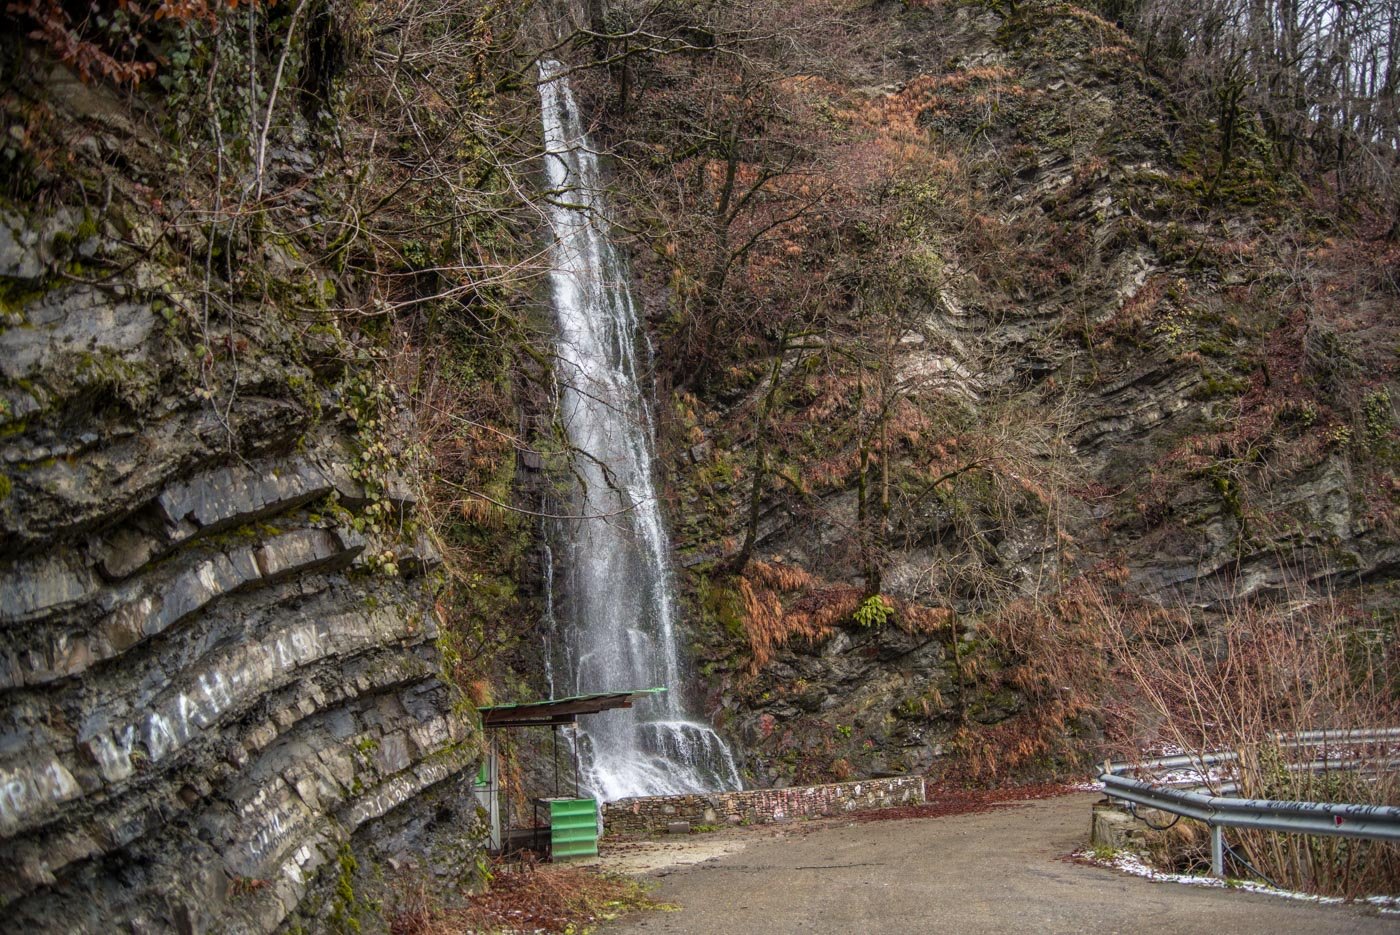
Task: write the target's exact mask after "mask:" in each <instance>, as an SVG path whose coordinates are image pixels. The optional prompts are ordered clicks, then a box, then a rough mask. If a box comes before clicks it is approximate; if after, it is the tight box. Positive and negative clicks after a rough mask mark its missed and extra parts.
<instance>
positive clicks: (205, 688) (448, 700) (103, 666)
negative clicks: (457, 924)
mask: <svg viewBox="0 0 1400 935" xmlns="http://www.w3.org/2000/svg"><path fill="white" fill-rule="evenodd" d="M64 86H66V87H67V88H68V93H69V94H70V95H72V96H76V97H77V98H79V99H80V100H81V101H82V102H84V104H85V106H84V107H82V108H79V109H78V110H76V111H74V110H67V109H65V103H64V101H65V99H64V96H63V94H62V93H55V94H54V97H53V98H52V100H51V101H50V103H51V104H52V105H54V106H56V107H57V108H58V112H59V114H60V117H59V118H58V120H57V121H56V123H57V124H58V125H60V126H62V125H63V121H64V120H71V121H73V123H72V124H71V128H72V129H71V132H72V133H73V134H74V136H75V137H82V136H83V135H84V134H85V133H87V132H91V131H92V124H91V123H90V121H91V120H93V119H99V118H100V122H101V124H102V126H101V127H100V131H101V132H99V133H97V134H96V135H97V137H99V138H101V139H102V140H103V141H104V143H103V145H104V146H106V147H107V148H108V149H109V150H111V151H113V152H121V153H124V154H126V155H127V156H128V157H130V158H131V159H132V162H131V163H129V164H128V172H129V173H130V175H129V177H125V178H118V179H117V180H116V181H115V183H113V182H110V181H109V182H108V186H109V187H108V191H109V199H110V203H109V204H108V205H107V206H106V207H105V208H104V209H102V210H101V211H97V210H95V209H91V208H85V207H84V206H83V204H82V201H81V194H80V193H78V192H77V191H76V189H75V188H70V189H69V191H70V192H74V201H73V202H72V203H63V204H58V205H52V204H50V205H46V206H44V207H38V206H35V205H21V204H14V203H11V204H7V205H4V206H3V211H0V288H3V294H4V295H3V300H0V301H3V306H2V310H3V326H0V465H2V467H0V470H3V475H2V476H0V525H3V531H4V535H3V539H0V911H3V912H4V915H5V918H6V920H7V924H6V926H5V927H6V928H9V929H12V930H15V931H38V930H43V931H65V932H70V931H71V932H99V931H100V932H116V931H131V932H163V931H179V932H205V931H220V932H266V931H271V930H273V929H276V928H278V927H279V926H286V925H292V924H293V923H294V922H295V921H296V920H298V919H301V920H304V921H308V922H309V923H310V924H311V926H312V927H313V928H318V929H319V928H324V927H327V926H328V925H329V924H330V922H331V921H336V920H338V922H339V924H340V927H341V928H345V927H346V926H347V925H349V921H353V919H354V918H355V916H356V915H357V914H359V913H362V912H363V911H364V909H365V906H367V905H368V904H369V902H370V896H368V895H366V894H365V893H364V892H363V891H362V890H361V889H360V888H361V887H362V886H363V885H365V881H366V880H369V879H371V878H373V877H374V876H376V874H375V873H374V872H372V871H373V870H374V868H376V867H380V866H383V865H384V864H386V863H389V864H392V865H393V866H394V867H399V868H408V867H416V868H417V869H418V871H419V872H421V873H424V874H427V875H429V876H430V877H432V876H434V875H439V876H438V877H437V878H439V879H443V880H449V879H450V880H452V881H453V882H454V883H455V882H459V881H460V880H461V879H462V878H463V875H464V874H467V875H469V874H470V872H471V871H472V866H473V862H474V860H475V858H476V856H477V855H478V854H479V853H480V850H479V847H480V844H479V840H480V838H479V828H478V822H477V813H476V807H475V804H474V800H473V799H472V797H471V795H470V792H471V783H472V777H473V776H474V772H475V770H474V766H475V764H476V763H477V762H478V761H479V745H478V743H477V736H476V732H475V731H476V729H475V727H473V726H472V725H473V719H470V718H468V717H466V716H464V715H463V714H462V713H461V712H462V711H463V710H464V708H463V707H462V703H460V702H458V701H457V698H456V695H455V693H454V690H453V689H451V688H449V686H448V684H446V683H445V682H444V681H443V680H442V679H441V678H440V676H439V673H440V672H441V670H442V668H443V662H442V659H441V657H440V653H439V650H438V648H437V646H436V643H435V638H436V637H437V635H438V634H437V629H438V624H437V622H436V620H435V616H434V614H433V612H432V601H431V599H430V594H431V591H432V590H433V578H434V575H435V574H436V572H435V569H436V567H437V566H438V564H439V559H438V557H437V555H436V552H435V551H434V549H433V547H432V546H431V545H430V544H429V542H428V541H427V539H426V538H425V537H424V536H423V534H422V533H421V532H420V531H419V530H418V526H417V523H416V522H415V516H414V510H415V496H414V494H413V493H412V489H413V477H412V473H411V470H409V467H408V466H406V464H404V463H399V461H398V460H396V459H395V458H393V457H392V456H390V453H391V452H392V451H393V450H394V449H395V448H396V446H397V445H398V444H399V440H398V439H396V438H395V433H394V426H395V419H394V418H392V416H391V414H390V413H388V412H386V411H384V410H385V409H386V408H388V407H389V405H390V404H389V403H386V402H385V398H386V397H385V395H384V394H378V395H376V394H373V393H365V392H361V391H357V390H356V389H355V388H354V385H353V383H354V381H355V380H359V381H361V382H363V381H364V380H365V379H367V377H366V375H365V374H364V373H362V372H360V369H359V368H360V365H357V364H356V363H355V360H354V354H353V350H352V348H351V347H350V345H349V344H348V343H347V342H345V341H343V340H342V339H341V338H340V337H339V335H338V333H337V331H336V329H335V326H334V324H333V323H331V320H330V319H329V317H323V318H321V319H313V320H311V321H307V320H305V319H301V320H298V319H297V317H296V316H293V315H290V314H287V313H286V312H287V310H286V309H283V308H279V307H278V305H277V304H276V303H275V302H273V303H270V304H269V303H267V302H258V303H254V302H250V303H248V304H247V305H246V306H244V307H235V308H233V309H226V310H225V311H224V312H222V313H220V314H218V315H213V316H211V315H210V314H209V312H208V310H207V307H205V308H204V309H203V310H202V311H201V306H200V303H199V301H198V300H197V299H196V298H193V296H195V295H196V294H197V289H198V288H199V287H200V270H199V266H198V258H197V257H192V256H191V255H190V254H189V253H187V252H182V250H184V249H185V248H184V247H183V246H182V245H181V244H179V243H178V242H177V243H176V244H175V245H174V247H173V248H172V247H171V245H170V242H168V241H162V238H161V236H160V235H159V232H158V231H156V230H155V229H154V227H153V225H154V223H155V222H154V221H152V220H151V219H150V218H149V217H148V216H146V215H147V214H148V212H149V211H150V202H149V200H147V201H145V202H142V201H140V200H139V199H138V198H137V197H136V196H135V195H132V194H131V193H132V190H133V186H135V185H136V182H135V179H137V178H140V177H142V175H143V173H150V172H158V171H161V169H160V166H159V164H158V162H154V160H155V157H154V156H153V155H152V154H158V153H159V152H160V151H161V150H160V145H159V143H158V141H156V140H154V139H153V138H150V137H144V136H142V135H141V134H140V133H138V132H137V131H135V130H130V134H131V135H130V136H128V137H124V138H115V139H113V138H112V137H111V134H112V133H113V132H114V131H113V127H126V128H128V129H129V128H130V126H131V125H130V124H129V123H128V122H127V121H126V118H125V117H124V116H123V115H124V110H123V105H122V104H121V103H119V102H118V101H117V99H116V98H115V97H107V96H106V95H105V94H104V93H103V92H100V91H97V90H95V89H87V88H78V87H76V86H73V85H71V84H67V85H63V84H62V83H61V84H60V89H59V90H60V91H61V90H62V87H64ZM94 102H96V103H94ZM68 103H70V104H71V103H72V100H71V98H70V100H69V101H68ZM94 114H97V115H99V116H98V117H97V118H95V117H94V116H93V115H94ZM143 153H144V154H145V157H144V161H143V158H142V154H143ZM76 171H81V170H76ZM113 189H115V193H113ZM133 232H135V233H133ZM133 243H141V244H146V245H147V247H146V248H145V249H138V248H136V247H134V246H133ZM248 262H264V260H263V259H262V258H256V257H249V258H248ZM269 266H271V264H269ZM305 274H306V273H305V272H303V275H305ZM310 274H311V275H314V270H312V271H310ZM205 287H207V281H206V282H205ZM211 319H212V320H211ZM370 379H372V378H370ZM357 393H358V395H357ZM357 894H358V895H357ZM318 920H319V921H318ZM347 930H348V929H347Z"/></svg>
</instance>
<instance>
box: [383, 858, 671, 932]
mask: <svg viewBox="0 0 1400 935" xmlns="http://www.w3.org/2000/svg"><path fill="white" fill-rule="evenodd" d="M493 870H494V872H493V874H492V877H491V884H490V888H489V889H488V890H487V891H486V892H484V893H480V894H477V895H474V896H470V897H468V899H467V902H466V905H465V906H462V907H459V908H450V909H445V908H441V907H440V906H439V905H438V904H437V896H436V894H434V893H432V892H430V891H429V890H428V889H427V888H425V887H424V888H419V889H418V890H416V891H415V892H413V893H412V894H410V898H408V899H407V900H405V901H404V904H403V905H402V907H401V908H400V910H399V912H398V914H397V915H395V916H394V917H393V918H392V919H390V924H389V930H390V932H392V933H393V935H479V933H487V932H490V933H501V935H509V933H517V932H529V933H536V932H548V933H562V932H583V931H589V930H591V929H592V927H593V926H595V925H597V924H598V923H600V922H605V921H607V920H609V919H615V918H617V917H619V916H621V915H623V914H625V913H628V912H636V911H640V910H644V909H664V908H666V907H665V906H664V905H663V904H660V903H657V902H655V901H653V900H652V899H651V898H650V897H648V896H647V893H646V887H645V886H643V884H641V883H640V882H638V881H637V880H634V879H632V878H630V877H624V876H619V875H615V874H606V873H602V872H600V871H598V870H595V869H592V868H589V867H570V866H567V865H542V864H534V863H528V864H507V863H503V862H502V863H497V864H496V865H495V866H494V868H493Z"/></svg>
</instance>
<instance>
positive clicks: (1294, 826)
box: [1099, 728, 1400, 877]
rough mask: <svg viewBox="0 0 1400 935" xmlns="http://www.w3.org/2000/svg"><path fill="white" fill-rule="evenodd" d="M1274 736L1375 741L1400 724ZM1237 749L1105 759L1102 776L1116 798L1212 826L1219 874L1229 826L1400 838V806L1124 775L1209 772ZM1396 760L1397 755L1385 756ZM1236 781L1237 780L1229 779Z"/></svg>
mask: <svg viewBox="0 0 1400 935" xmlns="http://www.w3.org/2000/svg"><path fill="white" fill-rule="evenodd" d="M1273 739H1274V740H1275V741H1276V742H1278V743H1280V744H1283V745H1285V746H1310V745H1325V744H1329V743H1347V742H1351V743H1368V742H1369V743H1375V742H1385V741H1390V740H1396V741H1400V728H1383V729H1380V730H1357V731H1307V732H1304V733H1299V734H1277V735H1274V737H1273ZM1237 759H1238V756H1237V755H1236V754H1234V753H1207V754H1202V755H1193V754H1181V755H1177V756H1168V757H1158V758H1157V759H1154V760H1146V761H1142V762H1139V763H1105V764H1104V771H1103V773H1102V775H1100V776H1099V781H1100V782H1102V783H1103V785H1104V792H1105V793H1106V794H1107V795H1108V796H1109V797H1110V798H1114V799H1122V800H1123V801H1126V802H1132V803H1133V804H1134V805H1143V806H1146V807H1148V808H1155V809H1158V810H1159V811H1163V812H1168V813H1170V814H1173V815H1180V816H1182V817H1184V818H1192V819H1195V820H1196V821H1200V822H1204V823H1205V824H1206V825H1207V827H1209V828H1210V866H1211V873H1212V874H1213V875H1214V876H1216V877H1223V876H1224V875H1225V841H1224V837H1223V834H1222V831H1223V829H1225V828H1246V829H1252V830H1257V831H1282V832H1287V833H1290V834H1316V835H1329V836H1333V837H1347V838H1365V839H1368V840H1373V841H1400V807H1395V806H1389V805H1332V804H1328V803H1325V802H1289V801H1282V800H1276V799H1239V798H1233V797H1230V796H1225V795H1215V794H1206V793H1202V792H1197V791H1193V790H1189V789H1180V788H1171V787H1168V786H1163V785H1161V784H1158V783H1153V782H1150V781H1146V780H1143V779H1135V778H1132V777H1129V776H1125V775H1123V774H1124V773H1128V772H1135V771H1137V772H1140V771H1143V770H1147V771H1154V770H1155V771H1158V772H1160V771H1163V770H1174V769H1193V770H1198V771H1200V772H1201V774H1202V775H1204V773H1205V770H1206V769H1207V767H1209V766H1213V765H1217V764H1224V763H1230V762H1234V761H1235V760H1237ZM1371 762H1374V761H1371V760H1366V759H1362V758H1357V757H1355V756H1348V757H1346V758H1337V759H1329V758H1326V757H1324V758H1323V759H1320V760H1315V761H1313V762H1312V763H1310V764H1299V765H1301V766H1319V767H1321V768H1356V766H1358V765H1359V764H1362V763H1371ZM1380 762H1383V763H1385V764H1386V765H1393V763H1394V760H1393V759H1392V758H1385V759H1383V760H1382V761H1380ZM1230 785H1235V784H1230Z"/></svg>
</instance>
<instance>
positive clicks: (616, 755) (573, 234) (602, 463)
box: [540, 62, 740, 800]
mask: <svg viewBox="0 0 1400 935" xmlns="http://www.w3.org/2000/svg"><path fill="white" fill-rule="evenodd" d="M559 72H560V66H559V64H558V63H555V62H546V63H544V64H543V65H542V67H541V76H542V77H543V78H544V79H545V80H544V82H543V83H542V84H541V86H540V95H541V103H542V110H543V114H544V118H543V119H544V140H545V148H546V155H545V163H546V168H547V172H548V177H549V185H550V188H551V207H550V210H549V220H550V225H551V227H552V229H553V234H554V244H553V247H552V250H553V253H552V261H553V262H552V266H553V270H552V272H551V284H552V286H553V294H554V307H555V311H556V314H557V316H558V328H559V335H558V345H557V350H558V368H559V386H560V414H561V417H562V420H563V423H564V426H565V428H566V430H567V432H568V437H569V442H570V444H571V445H572V446H573V448H574V449H575V453H576V456H575V458H574V471H575V474H576V476H577V478H578V481H577V483H576V485H575V487H574V490H573V492H572V494H571V496H570V498H569V500H568V509H567V510H566V511H562V512H568V513H569V514H571V515H572V516H574V517H577V518H574V519H567V520H562V521H560V522H559V523H557V524H556V525H555V526H554V527H553V528H552V529H551V530H550V532H551V537H552V538H553V540H554V542H553V549H554V554H555V555H556V556H557V557H558V559H559V564H560V568H559V570H558V571H559V574H558V580H559V586H560V589H561V590H560V596H561V600H560V602H559V607H558V615H557V620H558V622H557V626H558V627H559V631H560V632H559V640H558V643H559V645H558V648H557V652H558V653H559V655H560V659H559V662H560V663H561V668H562V670H563V671H562V672H560V673H558V675H557V678H558V680H559V682H560V687H561V688H562V689H564V690H565V691H567V692H568V693H582V692H591V691H610V690H620V689H632V688H648V687H652V686H658V685H659V686H665V687H666V688H667V689H668V691H667V692H666V693H665V694H664V695H661V696H659V697H656V698H652V699H648V700H645V701H642V702H639V703H638V704H637V706H636V707H635V708H633V709H631V710H620V711H613V712H608V713H606V714H602V715H597V716H594V717H591V718H589V719H588V720H587V723H586V725H584V727H583V729H582V730H581V731H580V739H579V742H580V744H581V746H582V754H583V761H584V781H585V784H586V785H587V786H588V787H589V789H590V790H591V791H592V792H593V793H594V794H595V795H597V796H598V797H599V798H602V799H605V800H613V799H619V798H626V797H628V796H636V795H662V794H671V793H681V792H698V791H707V790H714V789H731V788H737V787H738V786H739V785H740V781H739V776H738V771H737V770H736V768H735V765H734V760H733V757H732V756H731V755H730V753H729V750H728V749H727V748H726V747H725V745H724V742H723V741H722V740H720V738H719V737H718V736H717V735H716V734H715V732H714V731H713V730H712V729H711V728H710V727H709V726H708V725H706V724H704V723H703V722H701V721H699V720H697V719H696V718H695V717H693V716H692V714H691V713H690V712H689V710H688V708H689V705H688V704H687V697H686V694H687V693H686V691H685V682H686V667H685V665H684V661H683V660H682V658H681V655H680V651H679V648H678V646H677V634H676V599H675V594H674V589H673V584H672V581H671V576H670V571H669V568H670V566H669V556H670V546H669V542H668V540H667V536H666V530H665V527H664V525H663V523H662V519H661V510H660V507H659V505H658V503H657V496H656V488H655V483H654V481H653V469H652V424H651V414H650V412H649V411H648V409H647V405H646V402H645V401H644V399H643V397H642V393H641V391H640V389H639V386H638V379H637V377H638V371H639V370H640V369H641V367H640V363H639V361H638V359H637V345H636V340H635V338H636V333H637V330H638V321H637V311H636V306H635V303H634V300H633V297H632V293H631V290H630V288H629V286H628V282H627V273H626V265H625V263H624V262H623V260H622V258H621V257H620V256H619V255H618V253H617V251H616V250H615V249H614V248H613V246H612V244H611V242H610V240H609V237H608V224H607V210H606V204H605V201H604V197H603V191H602V186H601V173H600V169H599V165H598V160H597V157H596V155H595V154H594V152H593V151H592V149H591V147H590V145H589V142H588V138H587V135H586V134H585V133H584V130H583V126H582V123H581V121H580V119H579V113H578V108H577V106H576V105H575V103H574V99H573V95H572V93H571V91H570V89H569V85H568V83H567V79H566V78H565V77H564V76H562V75H561V74H559Z"/></svg>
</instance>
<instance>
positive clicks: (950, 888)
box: [601, 794, 1400, 935]
mask: <svg viewBox="0 0 1400 935" xmlns="http://www.w3.org/2000/svg"><path fill="white" fill-rule="evenodd" d="M1097 798H1098V796H1096V795H1093V794H1075V795H1067V796H1061V797H1058V798H1054V799H1044V800H1040V801H1036V802H1030V803H1025V804H1020V803H1018V804H1013V805H1006V806H999V807H997V808H995V809H993V810H992V811H989V812H984V813H980V814H970V815H954V816H949V817H943V818H926V819H915V820H902V821H874V822H865V823H846V822H840V821H827V822H822V823H819V824H817V825H816V826H815V827H811V826H804V825H802V824H793V825H789V826H764V827H762V828H746V829H733V830H727V831H722V832H717V833H714V834H708V835H691V836H688V837H686V838H683V839H679V840H676V839H672V840H666V841H663V842H660V843H659V844H657V845H633V846H631V847H630V849H629V848H628V846H626V845H624V846H623V847H622V849H621V851H620V852H615V853H614V854H613V855H612V856H610V857H608V858H607V859H605V860H604V861H603V863H604V866H605V867H609V868H611V869H618V870H622V871H623V872H629V873H634V874H639V875H642V876H646V877H649V878H654V879H656V880H658V882H659V886H658V887H657V889H656V891H655V892H654V893H653V896H654V898H656V899H659V900H661V901H663V902H668V903H673V904H675V905H676V906H678V907H679V908H678V909H676V910H675V911H670V912H648V913H640V914H635V915H632V916H628V917H626V918H624V919H620V920H618V921H615V922H612V923H609V924H607V925H605V926H603V928H602V929H601V932H603V933H607V935H731V933H732V935H787V933H794V935H795V933H799V932H801V933H803V935H824V933H830V935H837V933H841V935H844V933H891V935H893V933H899V935H906V933H919V932H938V933H950V935H982V933H988V935H990V933H996V935H1002V933H1020V932H1028V933H1071V932H1075V933H1078V932H1087V933H1095V935H1109V933H1115V932H1116V933H1129V932H1143V933H1151V935H1173V933H1197V932H1199V933H1209V935H1231V933H1269V935H1283V933H1292V932H1318V933H1351V932H1356V933H1372V932H1376V933H1380V932H1386V933H1389V935H1400V916H1395V915H1390V916H1382V915H1380V914H1379V913H1378V912H1377V911H1376V910H1374V909H1372V908H1370V907H1360V906H1336V905H1332V906H1327V905H1317V904H1313V903H1308V902H1301V901H1297V900H1291V899H1286V898H1282V897H1278V896H1269V895H1263V894H1256V893H1248V892H1242V891H1238V890H1225V889H1211V888H1205V887H1200V886H1186V885H1182V884H1175V883H1153V882H1151V881H1149V880H1145V879H1142V878H1139V877H1134V876H1129V875H1127V874H1123V873H1119V872H1117V871H1114V870H1109V869H1105V868H1101V867H1096V866H1086V865H1083V864H1079V863H1074V862H1071V861H1068V860H1065V859H1064V857H1065V855H1067V854H1070V853H1072V852H1074V851H1075V850H1078V849H1080V848H1082V847H1084V845H1085V842H1086V840H1087V838H1088V832H1089V813H1090V805H1091V804H1092V803H1093V802H1094V801H1096V799H1097Z"/></svg>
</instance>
